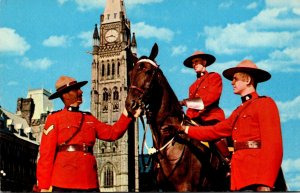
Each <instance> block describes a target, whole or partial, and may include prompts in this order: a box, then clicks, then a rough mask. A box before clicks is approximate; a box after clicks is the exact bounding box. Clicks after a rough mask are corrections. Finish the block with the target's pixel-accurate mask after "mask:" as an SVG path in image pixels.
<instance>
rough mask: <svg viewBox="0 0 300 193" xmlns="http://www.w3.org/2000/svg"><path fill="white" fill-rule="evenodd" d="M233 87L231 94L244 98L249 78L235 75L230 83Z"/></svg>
mask: <svg viewBox="0 0 300 193" xmlns="http://www.w3.org/2000/svg"><path fill="white" fill-rule="evenodd" d="M231 84H232V86H233V93H234V94H239V95H241V96H244V93H245V92H246V89H247V85H249V77H248V76H247V75H246V74H244V73H239V72H238V73H235V74H234V75H233V79H232V81H231Z"/></svg>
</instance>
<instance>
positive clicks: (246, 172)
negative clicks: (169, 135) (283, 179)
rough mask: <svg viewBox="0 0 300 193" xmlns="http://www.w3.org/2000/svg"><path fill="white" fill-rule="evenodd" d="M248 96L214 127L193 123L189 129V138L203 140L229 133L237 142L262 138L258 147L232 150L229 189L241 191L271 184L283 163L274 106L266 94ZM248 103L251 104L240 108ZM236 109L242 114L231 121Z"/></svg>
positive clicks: (278, 119)
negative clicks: (251, 186) (249, 97)
mask: <svg viewBox="0 0 300 193" xmlns="http://www.w3.org/2000/svg"><path fill="white" fill-rule="evenodd" d="M251 95H252V98H251V99H250V100H248V101H246V102H245V103H243V104H242V105H240V106H239V107H238V108H237V109H236V110H234V111H233V113H232V114H231V115H230V117H229V118H228V119H226V120H224V121H221V122H219V123H218V124H216V125H214V126H206V127H194V126H193V127H190V128H189V130H188V135H189V136H190V137H192V138H196V139H198V140H203V141H209V140H213V139H217V138H220V137H226V136H232V138H233V140H234V141H237V142H246V141H250V140H261V147H260V148H259V149H240V150H237V151H234V152H233V155H232V159H231V190H240V189H241V188H243V187H246V186H248V185H252V184H262V185H266V186H269V187H273V186H274V183H275V180H276V177H277V174H278V171H279V169H280V166H281V162H282V156H283V147H282V136H281V127H280V118H279V112H278V109H277V106H276V104H275V102H274V101H273V100H272V99H271V98H269V97H262V98H258V95H257V93H256V92H254V93H252V94H251ZM257 98H258V99H257ZM251 101H253V102H251ZM250 102H251V103H250ZM247 103H250V104H249V105H248V106H247V107H246V108H245V109H244V110H243V106H246V104H247ZM239 112H241V114H240V115H239V117H238V119H237V121H236V123H235V124H234V122H235V118H236V117H237V115H238V114H239Z"/></svg>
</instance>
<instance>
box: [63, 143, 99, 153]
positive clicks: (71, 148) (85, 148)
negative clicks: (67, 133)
mask: <svg viewBox="0 0 300 193" xmlns="http://www.w3.org/2000/svg"><path fill="white" fill-rule="evenodd" d="M58 151H59V152H60V151H67V152H74V151H82V152H84V153H91V154H93V146H88V145H86V144H80V145H79V144H72V145H60V146H58Z"/></svg>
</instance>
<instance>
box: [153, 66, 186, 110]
mask: <svg viewBox="0 0 300 193" xmlns="http://www.w3.org/2000/svg"><path fill="white" fill-rule="evenodd" d="M157 73H158V74H157V79H158V82H160V84H162V85H163V86H164V87H165V89H166V92H167V93H168V94H169V96H170V103H172V105H171V111H172V112H173V113H174V112H177V113H178V114H180V115H182V113H184V112H183V109H182V107H181V105H180V103H179V100H178V98H177V96H176V94H175V92H174V90H173V89H172V87H171V85H170V84H169V82H168V80H167V78H166V77H165V75H164V73H163V71H162V70H161V69H160V68H158V69H157Z"/></svg>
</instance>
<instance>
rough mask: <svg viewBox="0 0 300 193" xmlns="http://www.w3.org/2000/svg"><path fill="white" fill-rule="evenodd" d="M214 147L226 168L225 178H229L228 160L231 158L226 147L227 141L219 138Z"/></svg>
mask: <svg viewBox="0 0 300 193" xmlns="http://www.w3.org/2000/svg"><path fill="white" fill-rule="evenodd" d="M214 146H215V147H216V150H217V152H218V154H219V156H220V157H221V159H222V161H223V164H224V165H225V166H226V167H227V170H228V171H227V173H226V177H229V176H230V166H231V164H230V158H231V153H230V151H229V150H228V145H227V140H226V138H221V139H220V140H217V141H215V142H214Z"/></svg>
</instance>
